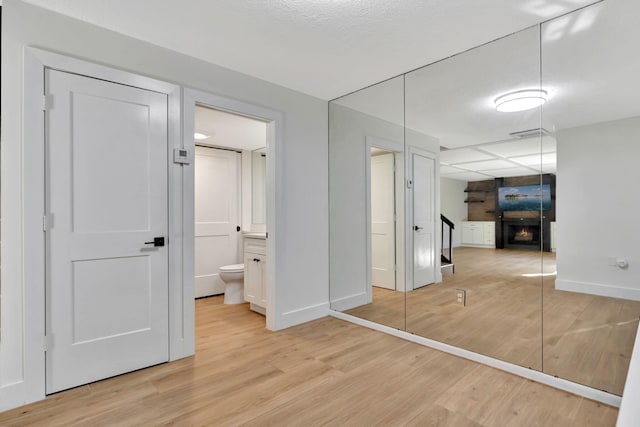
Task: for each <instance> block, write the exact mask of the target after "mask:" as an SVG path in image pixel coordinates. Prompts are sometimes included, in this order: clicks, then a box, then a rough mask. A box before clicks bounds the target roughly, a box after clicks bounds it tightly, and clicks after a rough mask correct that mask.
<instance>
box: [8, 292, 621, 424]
mask: <svg viewBox="0 0 640 427" xmlns="http://www.w3.org/2000/svg"><path fill="white" fill-rule="evenodd" d="M196 324H197V327H196V340H197V341H196V355H195V356H194V357H189V358H186V359H183V360H179V361H176V362H171V363H167V364H163V365H158V366H155V367H151V368H147V369H143V370H140V371H137V372H134V373H131V374H126V375H122V376H119V377H116V378H111V379H107V380H104V381H100V382H96V383H93V384H89V385H86V386H82V387H78V388H75V389H72V390H68V391H65V392H61V393H58V394H55V395H52V396H49V397H48V398H47V399H46V400H44V401H41V402H37V403H34V404H31V405H28V406H25V407H22V408H18V409H15V410H11V411H8V412H4V413H0V426H25V425H29V426H70V425H83V426H156V425H179V426H194V425H198V426H239V425H246V426H268V425H274V426H519V427H521V426H533V425H535V426H554V427H562V426H580V427H586V426H613V425H615V419H616V416H617V409H615V408H611V407H608V406H606V405H602V404H599V403H596V402H593V401H590V400H587V399H583V398H580V397H577V396H574V395H571V394H568V393H566V392H562V391H559V390H556V389H553V388H550V387H546V386H544V385H541V384H538V383H535V382H532V381H529V380H525V379H523V378H519V377H516V376H513V375H510V374H507V373H505V372H502V371H499V370H495V369H493V368H489V367H487V366H483V365H479V364H477V363H474V362H471V361H467V360H464V359H460V358H457V357H455V356H451V355H448V354H445V353H441V352H438V351H436V350H432V349H430V348H426V347H423V346H420V345H417V344H414V343H410V342H407V341H404V340H401V339H398V338H395V337H392V336H389V335H386V334H382V333H380V332H376V331H372V330H369V329H366V328H362V327H360V326H357V325H354V324H351V323H348V322H344V321H341V320H338V319H334V318H324V319H320V320H316V321H313V322H309V323H306V324H304V325H300V326H296V327H293V328H289V329H287V330H284V331H280V332H269V331H267V330H266V329H265V328H264V318H263V317H262V316H260V315H257V314H255V313H252V312H250V311H249V310H248V308H247V306H246V304H243V305H235V306H228V305H227V306H225V305H224V304H222V298H221V297H214V298H206V299H201V300H198V301H197V302H196Z"/></svg>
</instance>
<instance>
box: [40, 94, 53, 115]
mask: <svg viewBox="0 0 640 427" xmlns="http://www.w3.org/2000/svg"><path fill="white" fill-rule="evenodd" d="M52 105H53V95H51V94H49V95H42V111H47V110H49V109H51V107H52Z"/></svg>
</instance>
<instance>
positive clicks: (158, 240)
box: [144, 237, 164, 247]
mask: <svg viewBox="0 0 640 427" xmlns="http://www.w3.org/2000/svg"><path fill="white" fill-rule="evenodd" d="M144 244H145V245H153V246H155V247H158V246H164V237H154V238H153V241H151V242H144Z"/></svg>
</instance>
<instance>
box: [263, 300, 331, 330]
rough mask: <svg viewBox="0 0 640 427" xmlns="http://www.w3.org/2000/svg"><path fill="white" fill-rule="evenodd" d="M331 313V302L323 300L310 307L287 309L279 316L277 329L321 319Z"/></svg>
mask: <svg viewBox="0 0 640 427" xmlns="http://www.w3.org/2000/svg"><path fill="white" fill-rule="evenodd" d="M328 314H329V303H328V302H323V303H321V304H316V305H311V306H308V307H304V308H300V309H298V310H292V311H287V312H285V313H282V315H281V316H279V317H280V318H279V321H278V323H277V328H276V329H275V330H280V329H286V328H290V327H291V326H296V325H299V324H301V323H306V322H310V321H312V320H316V319H320V318H321V317H325V316H327V315H328Z"/></svg>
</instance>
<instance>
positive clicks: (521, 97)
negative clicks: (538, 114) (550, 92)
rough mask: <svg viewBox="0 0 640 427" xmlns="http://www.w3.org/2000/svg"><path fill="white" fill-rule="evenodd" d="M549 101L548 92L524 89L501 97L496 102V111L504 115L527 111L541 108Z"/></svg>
mask: <svg viewBox="0 0 640 427" xmlns="http://www.w3.org/2000/svg"><path fill="white" fill-rule="evenodd" d="M546 101H547V91H546V90H542V89H524V90H516V91H513V92H509V93H505V94H504V95H500V96H499V97H497V98H496V99H495V101H494V104H495V105H496V110H498V111H501V112H503V113H512V112H516V111H525V110H530V109H532V108H536V107H539V106H540V105H542V104H544V103H545V102H546Z"/></svg>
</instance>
